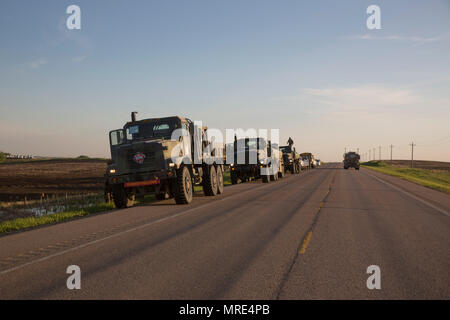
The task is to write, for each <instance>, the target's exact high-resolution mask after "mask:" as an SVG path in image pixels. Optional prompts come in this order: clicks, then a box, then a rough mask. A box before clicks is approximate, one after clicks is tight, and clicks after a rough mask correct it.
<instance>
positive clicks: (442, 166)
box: [383, 160, 450, 170]
mask: <svg viewBox="0 0 450 320" xmlns="http://www.w3.org/2000/svg"><path fill="white" fill-rule="evenodd" d="M383 161H384V162H386V163H387V164H389V165H391V166H394V167H403V168H409V167H410V166H411V160H392V161H390V160H383ZM414 168H418V169H430V170H450V162H442V161H425V160H414Z"/></svg>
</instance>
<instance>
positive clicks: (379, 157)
mask: <svg viewBox="0 0 450 320" xmlns="http://www.w3.org/2000/svg"><path fill="white" fill-rule="evenodd" d="M378 160H380V161H381V146H378Z"/></svg>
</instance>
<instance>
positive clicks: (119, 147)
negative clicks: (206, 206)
mask: <svg viewBox="0 0 450 320" xmlns="http://www.w3.org/2000/svg"><path fill="white" fill-rule="evenodd" d="M177 129H182V130H179V131H178V132H181V131H184V133H185V134H180V135H179V137H177V139H176V140H173V136H172V134H173V133H174V131H175V130H177ZM183 129H184V130H183ZM109 139H110V148H111V159H112V161H111V163H110V164H109V165H108V168H107V172H106V183H105V194H107V195H109V196H112V199H113V200H114V204H115V205H116V207H118V208H126V207H130V206H132V205H133V204H134V200H135V196H136V195H145V194H151V193H153V194H155V195H156V198H157V199H160V200H162V199H167V198H171V197H173V198H175V201H176V203H177V204H187V203H190V202H191V201H192V198H193V193H194V185H201V186H203V192H204V194H205V195H206V196H215V195H217V194H220V193H223V189H224V188H223V187H224V185H223V165H222V163H223V162H222V160H223V145H217V146H213V143H210V142H209V141H208V137H207V128H206V127H199V126H197V125H195V124H194V123H193V122H192V121H191V120H189V119H187V118H184V117H179V116H174V117H166V118H153V119H144V120H139V121H137V120H136V113H135V112H133V113H132V114H131V121H130V122H127V123H126V124H125V125H124V127H123V128H122V129H118V130H113V131H111V132H110V133H109ZM174 154H176V155H177V157H175V161H174V156H173V155H174ZM196 159H197V160H198V161H195V160H196Z"/></svg>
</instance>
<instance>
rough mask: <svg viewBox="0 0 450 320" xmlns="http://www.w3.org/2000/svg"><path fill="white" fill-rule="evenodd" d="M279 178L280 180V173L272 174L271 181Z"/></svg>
mask: <svg viewBox="0 0 450 320" xmlns="http://www.w3.org/2000/svg"><path fill="white" fill-rule="evenodd" d="M277 180H278V173H275V174H271V175H270V181H277Z"/></svg>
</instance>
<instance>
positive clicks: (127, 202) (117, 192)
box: [112, 185, 134, 209]
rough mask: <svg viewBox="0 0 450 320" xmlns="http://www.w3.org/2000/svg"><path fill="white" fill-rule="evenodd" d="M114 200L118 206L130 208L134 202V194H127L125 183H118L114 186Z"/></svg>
mask: <svg viewBox="0 0 450 320" xmlns="http://www.w3.org/2000/svg"><path fill="white" fill-rule="evenodd" d="M112 194H113V200H114V204H115V205H116V208H120V209H121V208H128V207H132V206H133V204H134V194H127V192H126V190H125V188H124V187H123V185H116V186H114V188H113V192H112Z"/></svg>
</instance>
